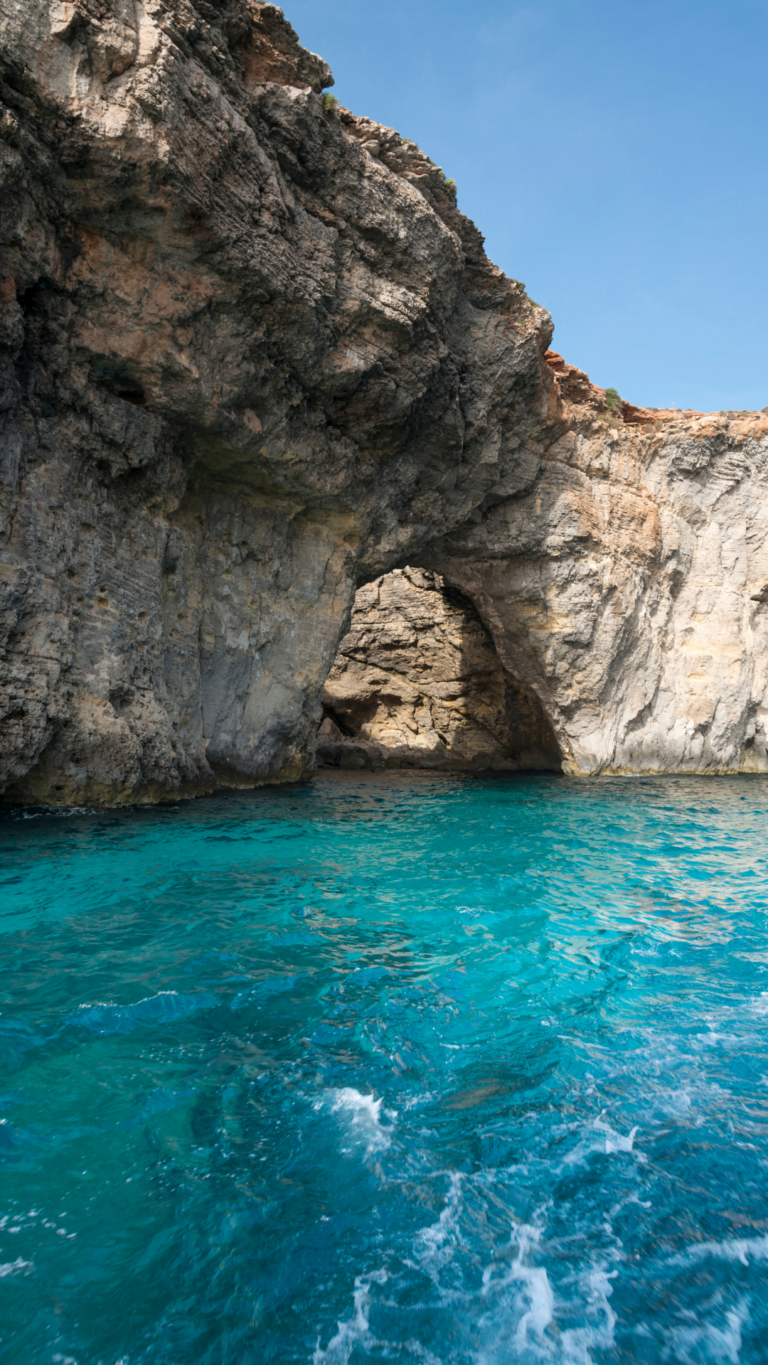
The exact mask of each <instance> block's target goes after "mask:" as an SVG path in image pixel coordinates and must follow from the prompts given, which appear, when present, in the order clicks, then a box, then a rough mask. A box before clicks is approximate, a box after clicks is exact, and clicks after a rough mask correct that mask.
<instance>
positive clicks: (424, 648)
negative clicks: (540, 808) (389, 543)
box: [318, 567, 561, 771]
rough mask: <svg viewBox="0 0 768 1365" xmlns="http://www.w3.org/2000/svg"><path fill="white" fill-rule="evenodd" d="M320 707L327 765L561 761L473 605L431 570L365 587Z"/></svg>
mask: <svg viewBox="0 0 768 1365" xmlns="http://www.w3.org/2000/svg"><path fill="white" fill-rule="evenodd" d="M323 704H324V718H323V722H322V724H321V726H320V731H319V735H318V761H319V763H320V765H321V766H322V765H327V766H341V767H361V768H362V767H372V768H381V767H419V768H431V769H437V768H444V769H448V768H449V769H459V770H469V771H473V770H474V771H478V770H479V771H482V770H489V769H490V770H496V771H499V770H501V771H504V770H506V771H515V770H520V769H529V770H530V769H547V770H552V771H559V770H560V768H561V755H560V749H559V747H558V744H557V741H556V739H555V736H554V734H553V731H552V727H551V725H550V724H549V722H548V720H547V718H546V716H545V714H544V711H543V709H542V706H541V703H540V701H539V699H538V697H537V696H536V693H535V692H534V691H533V689H532V688H531V687H529V686H528V685H527V684H526V683H524V682H521V681H520V680H519V679H516V678H514V677H513V676H512V675H511V674H510V673H509V672H507V670H506V669H505V668H504V667H503V666H502V663H501V661H500V659H499V656H498V654H497V652H496V648H495V646H494V643H493V640H492V639H491V636H490V634H489V632H488V630H487V629H486V627H485V625H484V624H483V622H482V621H481V619H480V617H479V615H478V613H477V611H476V609H475V607H474V606H473V604H472V603H471V601H470V600H469V599H468V598H467V597H466V596H465V595H464V593H462V592H461V591H460V590H459V589H458V588H456V587H454V586H452V585H451V584H450V583H449V582H448V581H447V580H446V579H445V578H444V577H442V576H441V575H439V574H436V573H433V572H431V571H429V570H425V569H418V568H412V567H406V568H404V569H394V570H393V571H392V572H391V573H388V574H384V575H383V576H382V577H380V578H377V579H375V580H374V581H373V582H371V583H368V584H366V586H365V587H363V588H361V589H360V590H359V591H358V593H357V596H356V599H355V604H354V608H353V611H352V619H351V623H350V629H349V631H348V633H347V634H346V635H345V636H344V638H343V640H342V641H341V644H340V646H339V652H338V654H337V657H336V660H335V662H334V664H333V667H332V668H331V671H330V673H329V675H328V678H327V680H326V684H325V687H324V689H323Z"/></svg>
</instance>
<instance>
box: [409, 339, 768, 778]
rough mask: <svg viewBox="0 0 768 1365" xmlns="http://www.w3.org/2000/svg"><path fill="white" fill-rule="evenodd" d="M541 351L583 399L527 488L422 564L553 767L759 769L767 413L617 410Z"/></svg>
mask: <svg viewBox="0 0 768 1365" xmlns="http://www.w3.org/2000/svg"><path fill="white" fill-rule="evenodd" d="M550 361H551V362H552V365H553V372H554V373H555V375H556V376H558V378H557V379H556V383H557V385H558V389H559V388H560V385H561V384H562V383H563V381H565V383H567V384H568V385H569V387H571V386H572V387H575V385H576V383H578V384H579V385H580V386H581V388H582V392H581V393H580V394H578V399H577V401H574V400H573V398H572V397H571V396H570V395H567V396H566V403H567V426H565V427H564V428H563V427H562V426H561V427H560V429H559V430H558V429H557V418H556V413H555V412H553V418H552V419H551V420H552V427H551V428H550V429H551V430H552V431H553V439H552V441H551V443H550V444H549V445H548V447H547V450H546V452H545V454H544V455H543V457H542V459H541V463H540V465H539V468H538V471H537V475H536V478H535V480H532V481H531V484H530V486H529V488H528V489H527V490H526V491H525V492H524V493H522V494H521V495H519V496H518V497H516V498H513V499H509V500H506V501H504V502H499V503H497V504H495V505H494V506H489V507H487V508H486V509H485V510H484V511H483V512H479V513H477V514H475V515H474V516H473V517H472V518H471V519H469V520H468V522H467V523H465V525H464V526H462V527H461V528H459V529H458V530H457V531H455V532H453V533H451V534H450V535H449V536H447V537H445V538H443V539H441V540H440V541H439V542H438V543H437V544H433V545H432V546H431V547H430V548H429V549H428V551H427V552H426V553H425V554H423V556H422V562H423V563H427V564H430V565H431V566H432V567H434V568H435V569H437V570H438V571H439V572H441V573H443V574H445V575H446V576H447V577H448V578H449V579H450V581H452V582H454V583H456V584H457V585H459V586H460V587H461V589H462V590H463V591H464V592H465V593H467V595H469V596H470V597H471V598H472V600H473V602H474V603H475V605H476V607H477V608H478V610H479V612H480V614H481V616H482V618H483V620H484V621H485V623H486V624H487V626H488V627H489V629H490V631H491V633H492V635H493V638H494V640H495V642H496V645H497V648H498V651H499V656H500V658H501V660H502V662H503V664H504V665H505V667H506V668H507V669H508V670H510V671H511V672H512V673H513V674H514V675H515V676H516V677H518V678H521V679H522V680H524V681H526V682H527V683H528V684H529V685H530V686H531V687H532V688H533V689H534V691H535V692H536V693H537V695H538V696H539V698H540V699H541V702H542V705H543V707H544V711H545V713H546V715H547V717H548V719H549V720H550V722H551V724H552V727H553V729H554V732H555V735H556V737H557V739H558V742H559V744H560V748H561V751H562V753H563V760H564V767H565V768H566V770H567V771H571V772H582V773H595V772H669V771H690V772H699V771H701V772H728V771H737V770H741V771H765V770H766V768H768V757H767V755H766V743H767V735H766V722H767V720H768V690H767V689H768V676H767V672H766V670H767V668H768V648H767V646H768V630H767V617H766V611H767V604H768V477H767V476H768V416H767V415H765V414H763V413H756V414H755V413H751V414H750V413H745V414H736V413H716V414H711V415H702V414H700V413H653V412H649V411H645V412H644V411H643V410H641V409H637V408H630V410H629V414H628V416H625V417H624V419H623V420H622V418H621V417H620V416H617V417H614V416H612V415H608V414H607V413H606V408H605V401H604V396H603V394H602V392H601V391H600V390H597V389H594V388H593V386H591V385H588V381H587V380H586V376H581V377H580V378H578V379H577V378H575V376H578V372H575V374H574V372H573V371H572V370H571V369H570V367H565V373H564V372H563V370H562V369H561V368H560V367H561V365H562V362H560V358H559V357H556V356H555V357H553V356H552V355H551V354H550ZM560 376H562V378H561V377H560ZM587 386H588V387H587ZM563 397H564V395H563V394H562V392H560V393H555V394H554V395H553V397H552V400H551V401H552V404H553V408H555V407H556V405H557V404H558V401H559V403H560V404H562V402H563ZM627 406H628V405H627Z"/></svg>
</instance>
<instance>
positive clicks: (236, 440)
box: [0, 0, 768, 803]
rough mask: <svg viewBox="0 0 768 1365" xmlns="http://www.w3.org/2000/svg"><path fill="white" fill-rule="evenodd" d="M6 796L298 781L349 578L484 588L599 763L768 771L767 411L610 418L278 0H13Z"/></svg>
mask: <svg viewBox="0 0 768 1365" xmlns="http://www.w3.org/2000/svg"><path fill="white" fill-rule="evenodd" d="M0 58H1V65H0V77H1V81H0V490H1V491H0V648H2V650H3V655H2V663H1V664H0V726H1V727H2V729H1V732H0V790H2V791H3V792H4V793H5V799H6V800H26V801H31V800H41V801H48V802H58V803H80V802H94V801H101V802H106V803H120V802H126V801H136V800H154V799H160V798H166V797H173V796H174V795H177V794H179V793H182V794H183V793H190V794H191V793H194V792H196V791H204V790H210V789H212V788H213V787H215V786H217V785H225V784H234V785H237V784H245V785H248V784H252V783H255V782H259V781H265V780H275V779H289V778H296V777H299V776H302V775H305V774H308V773H310V772H311V771H312V770H313V765H314V752H315V731H316V726H317V723H318V721H319V719H320V714H321V689H322V686H323V683H324V681H325V678H326V675H327V673H328V671H329V669H330V667H331V665H332V663H333V660H334V656H335V654H336V649H337V645H338V642H339V639H340V638H341V637H342V636H343V635H345V633H346V631H347V628H348V624H349V613H350V609H351V604H352V599H353V594H354V590H355V587H356V586H357V585H359V584H360V583H366V582H369V581H371V580H372V579H375V578H378V577H379V576H380V575H381V574H383V573H385V572H387V571H388V570H390V569H391V568H393V567H395V566H398V565H401V566H402V565H406V564H410V565H420V566H422V567H423V568H425V569H428V570H429V571H431V572H434V573H437V574H439V575H441V576H442V578H444V579H445V581H446V582H447V583H448V584H453V585H455V586H456V587H458V588H460V589H461V591H462V592H463V593H464V594H465V595H466V596H467V597H469V598H470V599H471V601H472V602H473V603H474V605H475V608H476V609H477V611H478V613H479V616H480V617H481V618H482V621H483V623H484V625H485V627H486V628H487V630H488V631H490V634H491V636H492V638H493V641H494V643H495V647H496V650H497V651H498V656H499V659H500V660H501V664H502V665H503V667H504V669H506V675H507V676H508V679H509V680H510V682H509V683H507V684H505V686H508V685H511V683H513V682H515V683H516V685H518V686H519V695H523V693H524V694H525V695H526V696H528V697H530V696H532V695H533V694H535V695H536V696H537V697H538V698H539V701H540V704H541V706H542V707H543V711H544V714H545V716H546V717H547V720H548V722H549V723H550V724H551V726H552V729H553V731H554V733H555V735H556V737H557V741H558V744H559V747H560V751H561V753H562V755H563V760H564V765H565V766H566V767H567V768H568V769H569V770H571V771H584V772H594V771H601V770H609V771H610V770H622V771H623V770H628V769H632V770H642V769H646V768H650V769H654V770H666V769H669V768H686V769H697V768H702V769H706V770H713V771H714V770H726V769H732V768H740V767H748V768H749V767H753V768H754V767H759V768H763V767H765V766H766V748H765V736H764V729H763V722H764V715H765V677H764V662H763V661H764V659H765V650H764V629H765V627H764V617H765V605H764V599H766V600H768V550H767V549H766V546H765V536H764V530H763V527H764V526H765V525H766V516H765V510H764V499H765V494H764V492H763V489H764V486H765V480H764V479H763V472H762V471H763V463H764V461H765V457H766V452H768V420H767V419H766V418H765V417H763V416H762V415H750V416H747V417H738V416H735V415H724V414H719V415H715V416H712V417H702V416H700V415H695V414H694V415H691V414H648V413H642V412H640V411H639V410H637V409H633V408H631V407H630V406H629V405H628V404H625V405H623V406H619V407H617V408H616V409H615V410H611V409H609V408H607V407H606V403H605V399H604V396H603V395H602V394H601V392H600V391H599V390H596V389H594V388H593V387H592V386H591V385H590V384H589V381H588V380H586V377H584V376H579V373H578V372H577V371H574V370H573V369H572V367H569V366H567V365H565V364H564V362H562V361H560V360H559V358H557V357H553V355H552V354H551V353H550V355H549V357H548V359H545V352H546V348H547V346H548V344H549V341H550V339H551V322H550V319H549V316H548V314H547V313H546V312H545V311H544V310H543V309H540V308H538V307H536V306H535V305H534V304H532V303H531V302H530V300H528V298H527V297H526V295H525V291H524V288H523V286H522V285H520V284H517V283H515V282H514V281H510V280H507V279H506V278H505V277H504V276H503V275H502V274H501V272H500V271H499V270H498V269H497V268H496V267H495V266H493V265H492V264H491V263H490V262H489V261H488V260H487V258H486V256H485V254H484V251H483V244H482V238H481V236H480V234H479V233H478V231H477V229H476V228H475V227H474V225H473V224H471V223H470V222H469V221H468V220H467V219H466V218H465V217H463V215H462V214H461V213H460V212H459V211H458V209H457V207H456V200H455V191H454V190H453V187H452V186H450V185H449V184H447V183H446V182H445V180H444V178H443V175H442V172H441V171H440V169H439V168H438V167H436V166H434V165H433V164H432V163H431V162H430V161H429V160H428V159H427V158H426V157H425V156H424V155H423V154H422V153H421V152H420V151H419V149H418V148H417V147H416V146H415V145H414V144H413V143H411V142H409V141H407V140H406V139H404V138H401V137H400V136H399V135H398V134H397V133H395V132H394V131H393V130H391V129H385V128H381V127H380V126H379V125H376V124H372V123H371V122H370V121H369V120H367V119H365V118H363V117H358V116H355V115H353V114H352V113H350V112H349V111H347V110H344V109H341V108H335V107H333V106H332V105H331V102H330V101H329V100H326V99H324V97H323V93H322V92H323V90H324V88H326V87H327V86H328V85H329V84H331V83H332V80H331V75H330V72H329V70H328V68H327V66H326V65H325V63H324V62H323V61H322V60H321V59H320V58H319V57H315V56H314V55H312V54H311V53H307V52H306V51H305V50H304V49H302V48H301V47H300V45H299V43H298V40H297V38H296V35H295V34H294V32H293V30H292V29H291V27H290V25H289V24H288V22H287V21H286V20H285V19H284V17H283V15H282V12H281V11H280V10H278V9H277V8H276V7H275V6H273V5H269V4H263V3H247V0H220V3H217V4H215V5H214V4H210V3H208V2H207V0H62V2H61V3H59V0H0Z"/></svg>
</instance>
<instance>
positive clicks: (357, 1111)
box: [315, 1086, 397, 1155]
mask: <svg viewBox="0 0 768 1365" xmlns="http://www.w3.org/2000/svg"><path fill="white" fill-rule="evenodd" d="M324 1104H330V1109H331V1113H332V1114H338V1115H339V1117H340V1118H341V1120H342V1123H343V1124H344V1127H345V1129H346V1132H347V1134H348V1135H349V1137H351V1138H352V1139H353V1141H354V1142H359V1143H364V1144H365V1151H366V1155H367V1154H368V1153H371V1152H384V1151H386V1149H387V1147H389V1144H390V1143H391V1141H392V1129H393V1127H394V1120H395V1119H396V1118H397V1114H396V1113H395V1112H394V1111H393V1110H385V1111H384V1112H385V1114H386V1117H387V1118H388V1119H389V1120H390V1123H389V1125H387V1126H386V1127H385V1125H384V1124H383V1123H382V1121H381V1106H382V1101H381V1100H380V1099H379V1100H375V1099H374V1098H373V1095H362V1094H361V1093H360V1091H359V1090H355V1089H354V1088H353V1087H352V1086H344V1087H342V1088H341V1089H339V1090H330V1091H327V1092H326V1095H325V1096H324V1098H323V1100H319V1101H318V1102H317V1104H316V1105H315V1108H316V1109H322V1108H323V1105H324Z"/></svg>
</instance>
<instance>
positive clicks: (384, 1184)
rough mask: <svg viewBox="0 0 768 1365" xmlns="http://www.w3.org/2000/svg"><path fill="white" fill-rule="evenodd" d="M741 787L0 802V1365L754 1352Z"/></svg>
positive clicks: (766, 1046) (758, 855)
mask: <svg viewBox="0 0 768 1365" xmlns="http://www.w3.org/2000/svg"><path fill="white" fill-rule="evenodd" d="M766 804H768V781H767V780H765V779H761V778H749V777H744V778H715V779H705V778H693V779H689V778H667V779H662V780H647V779H634V780H632V779H605V780H602V779H598V780H592V781H575V780H569V779H565V778H555V777H520V778H503V779H498V778H497V779H489V780H478V779H474V780H471V779H461V778H456V779H454V778H439V777H426V776H420V775H415V776H413V777H405V776H397V775H383V776H380V777H377V776H367V775H357V774H355V775H349V776H347V775H343V774H340V775H330V776H327V777H325V778H323V779H322V780H319V781H318V782H316V783H315V784H314V785H312V786H307V787H302V788H294V789H292V790H290V791H280V790H269V791H262V792H257V793H253V794H251V793H249V794H247V795H242V794H238V795H232V796H227V797H221V798H215V799H211V800H205V801H198V802H190V803H185V804H183V805H180V806H178V807H177V808H173V809H164V810H157V809H155V810H141V809H139V810H135V811H129V812H126V813H121V814H115V813H109V814H104V813H101V814H94V813H87V812H85V813H78V814H74V815H72V814H70V815H52V814H50V813H44V812H43V813H40V812H18V811H17V812H13V813H11V814H8V815H5V816H4V817H3V818H2V820H0V898H1V900H0V903H1V905H2V910H1V911H0V930H1V931H2V933H1V934H0V1116H1V1120H2V1121H0V1360H1V1361H2V1362H4V1363H5V1362H13V1365H16V1362H22V1363H23V1365H32V1363H33V1362H34V1365H37V1362H41V1363H42V1362H45V1365H49V1363H51V1365H54V1363H55V1365H67V1363H68V1365H74V1362H76V1363H77V1365H97V1362H101V1363H102V1365H118V1362H122V1365H135V1362H151V1363H152V1365H161V1363H162V1365H186V1362H190V1365H192V1362H194V1365H218V1362H227V1363H228V1365H250V1362H253V1363H254V1365H256V1362H258V1363H259V1365H261V1362H271V1361H275V1362H280V1365H285V1363H286V1362H293V1361H301V1362H314V1365H337V1363H340V1362H350V1365H359V1363H361V1362H364V1361H383V1360H395V1361H406V1362H410V1361H415V1362H426V1365H438V1362H440V1363H441V1365H449V1362H450V1363H451V1365H454V1363H455V1365H459V1363H461V1365H465V1363H466V1365H470V1362H471V1363H472V1365H480V1363H481V1362H482V1363H483V1365H502V1363H503V1365H507V1363H508V1362H524V1363H525V1365H527V1363H528V1362H539V1361H552V1362H558V1365H587V1362H590V1361H591V1362H593V1363H594V1365H598V1362H608V1361H611V1362H622V1363H623V1362H643V1363H644V1365H645V1363H646V1362H647V1365H655V1363H656V1362H659V1361H670V1362H677V1361H680V1362H684V1365H688V1363H689V1362H690V1365H702V1363H703V1362H709V1361H712V1362H717V1363H718V1365H722V1362H725V1363H726V1365H728V1363H733V1362H741V1363H742V1365H752V1363H753V1362H761V1363H762V1362H765V1361H766V1359H768V1347H766V1344H765V1343H766V1340H768V979H767V977H766V972H767V971H768V935H767V934H766V909H767V908H768V900H767V897H768V888H767V884H766V870H767V869H766V853H767V852H768V838H767V834H768V827H767V821H766Z"/></svg>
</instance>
